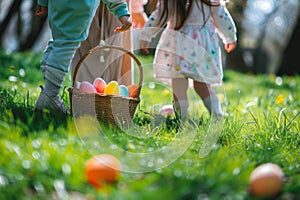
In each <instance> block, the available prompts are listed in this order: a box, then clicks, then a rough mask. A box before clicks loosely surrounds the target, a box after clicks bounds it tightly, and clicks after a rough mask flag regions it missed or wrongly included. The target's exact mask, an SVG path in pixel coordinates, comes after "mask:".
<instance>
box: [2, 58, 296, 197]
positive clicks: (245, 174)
mask: <svg viewBox="0 0 300 200" xmlns="http://www.w3.org/2000/svg"><path fill="white" fill-rule="evenodd" d="M1 56H2V57H1V58H0V59H1V60H3V62H2V63H1V66H0V71H1V76H0V78H1V85H0V113H1V115H0V118H1V119H0V130H1V132H0V151H1V158H0V199H8V198H9V199H20V198H23V197H24V198H23V199H49V198H51V197H53V195H54V196H60V197H63V198H69V199H72V197H73V196H72V195H79V196H80V195H82V196H83V197H85V198H88V199H108V198H109V199H226V198H228V199H255V198H254V197H253V196H251V194H249V192H248V186H249V183H248V181H249V176H250V174H251V172H252V171H253V170H254V168H255V167H256V166H258V165H259V164H262V163H266V162H273V163H276V164H277V165H279V166H280V167H281V168H282V169H283V171H284V174H285V176H286V177H285V182H284V186H283V188H282V192H281V193H280V194H279V197H278V198H279V199H285V198H286V197H287V196H289V197H292V198H294V199H298V198H300V193H299V191H300V181H299V180H300V175H299V171H300V148H299V145H300V120H299V119H300V114H299V113H300V106H299V105H300V102H299V99H300V93H299V91H300V77H299V76H294V77H276V76H267V75H257V76H254V75H249V74H240V73H237V72H234V71H229V70H227V71H225V77H224V86H222V87H219V88H216V91H217V95H218V96H219V98H220V99H221V101H222V104H223V106H224V108H225V109H226V112H227V113H228V114H229V116H228V117H226V118H225V119H224V121H222V124H221V125H222V126H221V128H220V132H218V131H216V133H215V134H220V136H219V135H217V136H216V137H213V138H210V137H211V136H212V134H210V133H213V132H210V131H209V130H210V128H211V130H218V126H217V125H216V123H215V122H212V121H211V119H210V117H209V115H208V112H207V110H206V109H205V107H204V106H203V103H202V102H201V100H200V98H199V97H198V96H197V95H196V94H195V93H194V92H193V91H192V90H189V91H188V95H189V100H190V108H189V111H190V114H191V116H190V121H185V122H179V121H178V119H176V116H171V117H166V116H161V115H159V114H158V113H159V109H160V108H161V107H162V106H163V105H167V104H172V92H171V88H170V86H168V85H163V84H160V83H159V82H157V81H156V80H155V79H154V78H153V72H152V71H153V70H152V65H151V62H152V59H153V57H152V56H139V58H140V60H141V62H142V63H145V65H144V66H143V69H144V79H143V80H144V85H143V87H142V92H141V103H140V105H139V106H138V109H137V112H136V116H135V117H134V119H133V120H134V122H135V125H136V126H135V127H132V128H131V129H127V130H120V129H117V128H112V127H106V126H102V124H101V123H100V124H99V122H98V121H97V120H95V119H89V118H82V119H80V121H78V120H74V119H73V118H71V117H66V118H57V117H53V116H52V115H49V114H46V113H43V114H37V113H35V112H34V111H33V106H34V103H35V100H36V98H37V96H38V94H39V92H40V89H39V88H38V86H39V85H40V84H41V83H43V80H42V75H41V72H40V71H39V63H38V62H39V59H38V58H39V56H40V55H31V54H28V53H25V54H24V55H22V54H16V55H8V54H5V53H2V55H1ZM69 87H71V80H70V79H69V78H67V79H66V81H65V88H64V91H65V93H63V92H62V94H64V96H63V99H64V101H65V102H66V104H67V105H68V106H69V96H68V93H67V89H68V88H69ZM216 138H217V141H216V143H215V142H214V140H213V139H216ZM206 139H207V140H211V141H213V142H212V143H213V144H212V145H208V146H209V147H206V146H205V145H206V144H208V143H206V142H207V141H206ZM172 145H173V146H172ZM168 146H170V147H171V148H169V149H168V150H171V151H167V150H166V149H167V147H168ZM204 147H205V149H206V150H207V151H208V153H207V154H203V151H202V150H203V148H204ZM164 148H165V150H164ZM201 149H202V150H201ZM107 150H109V151H110V152H111V154H115V155H116V156H118V158H119V159H120V160H121V161H122V162H123V164H124V166H123V167H124V171H123V172H122V173H121V176H120V177H119V179H118V181H117V182H116V183H114V184H110V185H107V186H106V187H105V189H102V190H96V189H95V188H93V187H92V186H91V185H89V184H88V183H87V182H86V180H85V176H84V173H83V171H84V164H85V162H86V161H87V160H88V159H89V158H90V157H92V156H93V155H95V154H99V153H103V152H107ZM163 150H164V151H163ZM159 151H161V152H164V153H161V152H160V153H158V154H154V153H153V152H159ZM142 153H143V154H142ZM145 154H147V155H148V156H149V157H147V158H146V157H138V156H137V155H143V156H144V155H145ZM201 155H205V156H201ZM151 156H152V157H151ZM176 156H178V157H176ZM125 164H126V166H125ZM134 168H135V169H140V171H138V170H136V171H135V172H136V173H132V172H133V170H131V169H134Z"/></svg>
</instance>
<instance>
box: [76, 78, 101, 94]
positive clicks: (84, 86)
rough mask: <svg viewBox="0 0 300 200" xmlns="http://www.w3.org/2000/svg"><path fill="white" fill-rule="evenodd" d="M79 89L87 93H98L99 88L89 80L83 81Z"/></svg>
mask: <svg viewBox="0 0 300 200" xmlns="http://www.w3.org/2000/svg"><path fill="white" fill-rule="evenodd" d="M79 91H80V92H86V93H97V90H96V88H95V87H94V86H93V84H91V83H90V82H87V81H82V82H81V83H80V86H79Z"/></svg>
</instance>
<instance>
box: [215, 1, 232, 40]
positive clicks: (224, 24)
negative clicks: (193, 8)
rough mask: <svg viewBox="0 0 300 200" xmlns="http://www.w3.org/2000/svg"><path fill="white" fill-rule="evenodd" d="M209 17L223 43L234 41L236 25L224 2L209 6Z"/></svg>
mask: <svg viewBox="0 0 300 200" xmlns="http://www.w3.org/2000/svg"><path fill="white" fill-rule="evenodd" d="M211 14H212V15H211V18H212V21H213V23H214V25H215V26H216V29H217V32H218V35H219V36H220V38H221V39H222V41H223V43H224V44H228V43H232V42H236V40H237V36H236V26H235V23H234V21H233V19H232V17H231V15H230V13H229V12H228V10H227V8H226V7H225V3H221V4H220V5H219V6H212V7H211Z"/></svg>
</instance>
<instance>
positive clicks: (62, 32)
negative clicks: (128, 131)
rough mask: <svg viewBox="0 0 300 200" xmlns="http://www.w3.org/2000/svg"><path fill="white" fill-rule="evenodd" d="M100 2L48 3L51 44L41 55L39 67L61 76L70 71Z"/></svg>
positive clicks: (70, 0)
mask: <svg viewBox="0 0 300 200" xmlns="http://www.w3.org/2000/svg"><path fill="white" fill-rule="evenodd" d="M99 2H100V0H81V1H74V0H51V1H49V3H48V18H49V25H50V28H51V33H52V40H50V41H49V42H48V45H47V47H46V49H45V51H44V53H43V56H42V60H41V64H42V65H48V66H51V67H54V68H56V69H58V70H61V71H63V72H68V71H69V69H70V63H71V60H72V58H73V56H74V54H75V51H76V49H77V48H78V47H79V45H80V42H81V41H83V40H85V39H86V38H87V36H88V30H89V27H90V24H91V22H92V19H93V17H94V14H95V12H96V9H97V7H98V5H99Z"/></svg>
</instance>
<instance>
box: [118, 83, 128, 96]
mask: <svg viewBox="0 0 300 200" xmlns="http://www.w3.org/2000/svg"><path fill="white" fill-rule="evenodd" d="M120 95H121V96H124V97H129V91H128V88H127V87H126V86H125V85H120Z"/></svg>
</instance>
